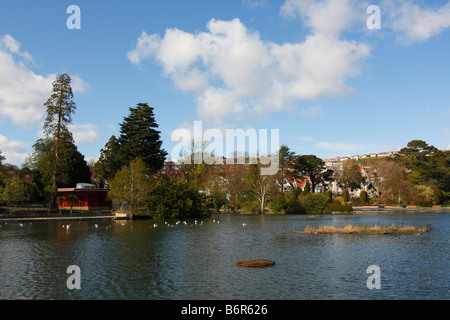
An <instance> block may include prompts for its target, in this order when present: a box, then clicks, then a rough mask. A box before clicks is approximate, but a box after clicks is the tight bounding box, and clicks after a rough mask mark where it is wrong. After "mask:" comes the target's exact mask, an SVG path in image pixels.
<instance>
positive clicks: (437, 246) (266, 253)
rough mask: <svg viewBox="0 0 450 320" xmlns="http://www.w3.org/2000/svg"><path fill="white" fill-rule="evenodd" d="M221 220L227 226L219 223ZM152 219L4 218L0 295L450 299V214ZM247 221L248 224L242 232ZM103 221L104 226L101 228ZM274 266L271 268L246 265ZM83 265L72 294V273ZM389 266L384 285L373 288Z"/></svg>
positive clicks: (0, 230)
mask: <svg viewBox="0 0 450 320" xmlns="http://www.w3.org/2000/svg"><path fill="white" fill-rule="evenodd" d="M218 221H219V222H220V223H217V222H218ZM349 223H353V224H355V225H375V224H376V225H391V224H396V225H402V224H406V225H415V226H423V225H426V224H431V225H432V227H433V229H432V230H431V231H429V232H426V233H424V234H422V235H415V234H403V235H306V234H294V233H293V232H292V231H293V230H302V229H304V228H305V227H306V226H310V227H317V226H320V225H334V226H344V225H346V224H349ZM153 224H154V221H149V220H142V221H95V222H94V221H90V222H87V221H83V222H73V223H71V225H70V228H69V229H67V228H66V225H67V224H66V223H64V222H58V223H56V222H33V223H29V222H26V223H24V224H23V226H22V227H21V226H20V225H19V224H18V223H15V222H9V223H8V224H7V225H6V224H5V223H4V222H2V223H1V227H0V275H1V277H0V299H165V300H166V299H265V300H279V299H283V300H298V299H448V298H450V294H449V286H448V283H449V279H450V277H449V273H450V271H449V270H450V269H449V251H448V245H449V242H448V234H449V229H450V223H449V215H448V214H395V215H393V214H389V215H348V216H322V217H308V216H230V215H219V216H214V217H212V218H208V219H203V220H202V221H198V223H197V224H196V223H195V221H193V220H192V221H191V220H188V221H186V224H184V223H183V222H181V223H179V224H176V221H170V222H169V224H165V223H164V222H158V227H154V226H153ZM243 224H245V225H243ZM96 225H97V226H96ZM252 258H261V259H271V260H275V261H276V264H275V265H274V266H273V267H269V268H264V269H250V268H241V267H238V266H237V265H236V262H237V261H239V260H243V259H252ZM70 265H77V266H79V267H80V269H81V290H69V289H67V286H66V280H67V278H68V277H69V274H67V273H66V270H67V267H68V266H70ZM370 265H378V266H379V267H380V268H381V289H380V290H369V289H368V288H367V286H366V281H367V278H368V276H369V275H368V274H367V273H366V270H367V267H368V266H370Z"/></svg>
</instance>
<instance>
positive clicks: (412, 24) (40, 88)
mask: <svg viewBox="0 0 450 320" xmlns="http://www.w3.org/2000/svg"><path fill="white" fill-rule="evenodd" d="M72 5H75V6H77V7H78V9H79V10H78V9H77V10H75V11H74V10H72V9H70V6H72ZM371 5H375V6H376V8H378V9H379V11H377V10H368V8H369V7H370V6H371ZM68 8H69V9H70V10H68ZM370 8H372V7H370ZM372 9H373V8H372ZM378 22H379V25H377V23H378ZM78 26H79V27H80V28H76V27H78ZM449 53H450V2H448V1H402V0H394V1H375V0H374V1H354V0H320V1H314V0H302V1H300V0H229V1H224V0H221V1H219V0H168V1H167V0H165V1H160V0H158V1H156V0H155V1H152V0H145V1H144V0H134V1H117V0H113V1H111V0H109V1H104V0H95V1H92V0H89V1H87V0H71V1H63V0H45V1H34V0H33V1H31V0H28V1H25V0H14V1H13V0H1V1H0V150H1V152H2V154H3V156H5V158H6V159H5V161H4V162H7V163H12V164H15V165H17V166H21V165H22V164H23V163H24V160H25V159H26V157H27V156H28V155H29V154H31V153H32V152H33V144H34V143H35V142H36V140H37V139H38V138H40V137H42V132H43V129H42V126H43V122H44V119H45V107H44V103H45V101H46V100H47V99H48V98H49V96H50V93H51V89H52V82H53V81H54V80H55V79H56V76H57V75H58V74H62V73H67V74H69V75H70V77H71V78H72V89H73V91H74V101H75V103H76V106H77V109H76V112H75V113H74V114H73V124H72V125H71V126H70V130H71V132H72V133H73V136H74V140H75V143H76V145H77V146H78V150H79V151H80V152H81V153H82V154H83V155H84V156H85V158H86V159H87V160H91V159H93V160H96V159H98V157H99V154H100V150H101V149H102V148H103V147H104V145H105V144H106V142H107V141H108V140H109V138H110V137H111V136H112V135H116V136H117V135H118V134H119V130H120V123H121V122H122V121H123V118H124V117H126V116H127V115H128V114H129V108H130V107H135V106H136V105H137V104H138V103H148V104H149V105H150V106H152V107H154V113H155V118H156V122H157V123H158V124H159V128H158V130H160V131H161V140H162V141H163V148H165V149H166V150H167V151H168V153H169V155H171V154H172V153H173V152H172V151H173V150H174V149H175V148H176V147H177V146H178V145H179V142H178V141H176V140H174V139H173V137H172V133H174V132H179V131H177V130H178V129H185V130H187V131H185V132H191V133H192V132H193V131H192V130H193V128H194V124H195V121H201V124H202V127H203V132H204V131H205V130H207V129H209V128H211V129H217V130H220V131H221V132H225V130H227V129H234V130H236V129H243V130H260V129H266V130H268V131H269V132H270V130H272V129H277V130H278V132H279V144H280V145H281V144H285V145H287V146H288V147H289V148H290V149H291V150H292V151H294V152H295V153H297V154H314V155H316V156H318V157H321V158H322V159H328V158H333V157H337V156H347V155H357V154H359V155H362V154H367V153H373V152H383V151H394V150H399V149H401V148H402V147H405V146H406V144H407V143H408V142H409V141H411V140H415V139H420V140H424V141H426V142H427V143H428V144H430V145H434V146H435V147H437V148H440V149H443V150H444V149H450V59H449V56H450V55H449ZM257 132H258V133H260V131H257ZM261 135H262V134H261ZM261 135H260V136H258V138H261ZM227 151H228V150H225V151H224V152H227Z"/></svg>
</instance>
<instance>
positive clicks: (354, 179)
mask: <svg viewBox="0 0 450 320" xmlns="http://www.w3.org/2000/svg"><path fill="white" fill-rule="evenodd" d="M336 180H337V181H338V183H339V185H340V186H341V187H342V188H348V189H350V190H354V189H357V188H359V187H361V183H363V182H364V179H363V177H362V175H361V172H360V171H359V164H358V162H357V161H356V160H355V159H349V160H346V161H344V162H343V164H342V171H341V172H340V173H339V174H337V177H336Z"/></svg>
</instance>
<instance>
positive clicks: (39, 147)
mask: <svg viewBox="0 0 450 320" xmlns="http://www.w3.org/2000/svg"><path fill="white" fill-rule="evenodd" d="M61 137H62V138H61V140H60V142H59V144H60V146H59V148H58V149H59V156H58V158H59V160H58V163H56V164H55V161H56V159H55V157H54V154H53V153H52V151H53V150H54V149H55V144H56V139H55V138H53V137H47V138H43V139H38V140H37V141H36V143H35V144H34V146H33V147H34V153H33V154H32V155H31V156H30V157H29V158H28V159H27V160H26V161H27V163H28V165H29V166H30V167H31V169H35V170H36V169H37V170H38V171H39V172H40V175H41V176H42V180H43V183H44V185H48V184H52V185H53V186H58V187H74V186H75V185H76V184H77V183H78V182H90V181H91V171H90V169H89V167H88V165H87V163H86V161H85V160H84V156H83V155H82V154H81V153H80V152H79V151H78V148H77V146H76V145H75V144H74V141H73V139H72V135H71V134H70V133H69V132H66V133H65V134H64V135H61ZM55 170H56V172H58V175H57V176H56V177H55V176H54V172H55ZM54 183H56V184H54Z"/></svg>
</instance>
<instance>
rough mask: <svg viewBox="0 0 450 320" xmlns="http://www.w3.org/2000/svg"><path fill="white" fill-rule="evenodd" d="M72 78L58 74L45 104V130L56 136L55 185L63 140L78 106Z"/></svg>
mask: <svg viewBox="0 0 450 320" xmlns="http://www.w3.org/2000/svg"><path fill="white" fill-rule="evenodd" d="M70 82H71V79H70V77H69V75H67V74H66V73H64V74H61V75H58V77H57V78H56V80H55V81H54V82H53V91H52V94H51V96H50V98H49V99H48V100H47V102H46V103H45V104H44V106H45V107H47V117H46V118H45V122H44V132H45V134H46V136H47V137H49V136H52V137H53V138H54V144H53V150H52V151H53V154H54V161H53V172H52V180H53V186H56V185H57V182H56V180H57V175H58V165H59V164H60V156H61V155H60V148H61V143H63V142H62V140H63V139H64V138H65V137H66V136H67V133H68V132H69V131H68V128H67V126H68V125H69V124H71V123H72V113H74V112H75V109H76V106H75V102H74V101H73V100H72V99H73V92H72V87H71V86H70Z"/></svg>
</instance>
